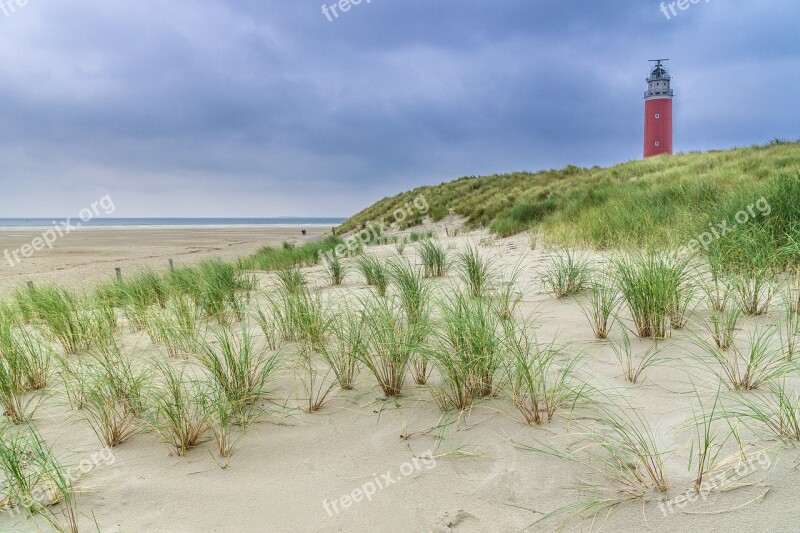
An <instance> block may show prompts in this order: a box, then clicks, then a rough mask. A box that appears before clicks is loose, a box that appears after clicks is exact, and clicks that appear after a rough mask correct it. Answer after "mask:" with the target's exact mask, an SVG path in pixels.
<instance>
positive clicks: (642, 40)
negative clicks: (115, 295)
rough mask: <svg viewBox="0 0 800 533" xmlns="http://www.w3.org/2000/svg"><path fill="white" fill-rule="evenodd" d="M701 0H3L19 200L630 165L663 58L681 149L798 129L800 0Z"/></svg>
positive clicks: (382, 190) (198, 210)
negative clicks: (649, 85)
mask: <svg viewBox="0 0 800 533" xmlns="http://www.w3.org/2000/svg"><path fill="white" fill-rule="evenodd" d="M682 1H686V4H685V6H687V9H686V10H684V11H681V10H679V9H678V8H677V6H676V13H677V14H676V15H673V14H672V12H671V11H670V10H669V7H668V6H666V5H665V7H666V15H665V14H664V12H662V11H661V10H660V2H658V1H654V0H624V1H623V0H600V1H591V0H560V1H552V0H548V1H542V0H424V1H423V0H371V1H368V0H362V1H361V2H360V3H359V4H357V5H350V7H349V9H347V10H346V11H342V10H341V9H339V8H338V7H337V8H336V10H335V12H332V10H331V7H330V6H332V5H333V4H334V0H325V1H323V0H238V1H233V0H170V1H169V2H164V1H163V0H162V1H155V0H136V1H134V2H122V1H120V0H0V217H48V216H71V215H75V214H77V213H78V212H79V211H80V210H81V209H83V208H85V207H88V206H90V205H91V203H92V202H96V201H97V200H98V199H99V198H101V197H104V196H106V195H108V196H110V197H111V198H112V199H113V202H114V205H115V207H116V211H115V212H114V216H116V217H166V216H172V217H198V216H199V217H273V216H342V217H345V216H349V215H351V214H354V213H355V212H357V211H359V210H360V209H362V208H364V207H366V206H368V205H370V204H371V203H373V202H375V201H377V200H379V199H381V198H383V197H385V196H389V195H392V194H396V193H399V192H402V191H405V190H408V189H411V188H413V187H416V186H419V185H425V184H438V183H441V182H444V181H449V180H451V179H455V178H458V177H460V176H465V175H487V174H493V173H502V172H511V171H517V170H528V171H536V170H541V169H548V168H560V167H564V166H566V165H569V164H573V165H579V166H594V165H600V166H607V165H613V164H615V163H618V162H623V161H627V160H631V159H636V158H639V157H641V152H642V129H643V109H644V102H643V92H644V90H645V89H646V83H645V81H644V80H645V77H646V76H647V73H648V66H649V63H648V59H652V58H662V57H663V58H670V59H671V61H670V62H669V64H668V67H669V68H670V71H671V74H672V76H673V87H674V90H675V93H676V97H675V102H674V104H675V149H676V151H693V150H708V149H718V148H730V147H734V146H749V145H751V144H756V143H766V142H768V141H769V140H771V139H773V138H787V139H797V138H799V137H800V105H798V103H797V100H798V96H800V38H798V26H800V2H797V0H759V1H758V2H754V1H752V0H700V1H699V2H698V3H696V4H691V3H689V0H682ZM669 3H670V2H667V3H666V4H669ZM323 5H324V6H325V7H326V9H327V13H328V14H327V15H326V14H325V13H324V12H323V9H322V8H323Z"/></svg>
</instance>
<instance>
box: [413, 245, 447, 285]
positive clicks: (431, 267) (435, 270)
mask: <svg viewBox="0 0 800 533" xmlns="http://www.w3.org/2000/svg"><path fill="white" fill-rule="evenodd" d="M417 253H418V254H419V258H420V261H422V269H423V274H424V276H425V277H426V278H441V277H443V276H444V275H445V274H447V269H448V267H449V266H450V264H449V260H448V257H447V250H445V249H444V247H443V246H442V245H441V244H439V243H437V242H436V241H432V240H430V239H427V240H423V241H420V243H419V244H418V245H417Z"/></svg>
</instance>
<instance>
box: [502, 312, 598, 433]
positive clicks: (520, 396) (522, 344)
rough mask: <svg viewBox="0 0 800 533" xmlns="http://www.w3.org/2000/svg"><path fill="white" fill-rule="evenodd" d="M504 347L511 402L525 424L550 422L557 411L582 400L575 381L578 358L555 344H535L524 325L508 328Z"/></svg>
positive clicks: (578, 364) (553, 342)
mask: <svg viewBox="0 0 800 533" xmlns="http://www.w3.org/2000/svg"><path fill="white" fill-rule="evenodd" d="M504 344H505V347H506V350H507V353H508V356H507V357H506V360H505V365H506V374H507V380H508V384H509V389H510V394H511V400H512V402H513V403H514V406H515V407H516V408H517V410H518V411H519V412H520V414H521V415H522V418H523V420H524V421H525V422H526V423H527V424H529V425H532V424H535V425H541V424H543V423H544V422H551V421H552V420H553V417H554V416H555V413H556V411H557V410H559V409H563V408H567V407H572V406H574V405H575V404H576V403H577V402H578V401H579V400H581V399H582V396H583V394H582V387H580V386H579V384H578V383H577V380H576V378H575V374H576V372H577V370H578V368H579V366H580V364H581V361H582V357H581V356H580V355H578V356H575V355H571V354H570V353H569V351H568V349H567V348H566V347H565V346H560V345H558V344H556V342H555V341H551V342H550V343H549V344H540V343H538V342H536V340H535V339H534V338H533V337H532V335H531V334H530V332H529V331H527V328H525V327H524V326H523V327H515V328H507V329H506V336H505V343H504Z"/></svg>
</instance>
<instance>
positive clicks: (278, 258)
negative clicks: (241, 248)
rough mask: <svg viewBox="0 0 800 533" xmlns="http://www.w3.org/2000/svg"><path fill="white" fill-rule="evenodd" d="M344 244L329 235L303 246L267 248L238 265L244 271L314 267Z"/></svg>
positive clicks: (242, 260)
mask: <svg viewBox="0 0 800 533" xmlns="http://www.w3.org/2000/svg"><path fill="white" fill-rule="evenodd" d="M343 242H344V241H343V240H342V239H341V238H339V237H336V236H332V235H328V236H327V237H325V238H324V239H322V240H319V241H314V242H310V243H306V244H303V245H301V246H293V245H290V244H288V243H285V244H284V246H282V247H280V248H276V247H273V246H267V247H264V248H262V249H261V250H259V251H258V252H256V253H255V254H253V255H251V256H248V257H245V258H242V259H240V260H239V261H238V263H237V265H238V267H239V268H240V269H243V270H267V271H273V270H285V269H287V268H297V267H303V266H313V265H317V264H319V262H320V260H321V257H322V255H324V254H326V253H327V252H330V251H332V250H333V249H334V248H336V246H338V245H340V244H343Z"/></svg>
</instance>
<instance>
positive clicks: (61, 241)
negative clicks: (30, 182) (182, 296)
mask: <svg viewBox="0 0 800 533" xmlns="http://www.w3.org/2000/svg"><path fill="white" fill-rule="evenodd" d="M48 229H50V228H30V227H21V228H8V227H3V228H0V253H2V252H3V251H4V250H8V251H9V252H12V251H15V250H20V248H21V247H22V246H24V245H26V244H27V245H29V244H30V243H31V242H32V241H33V239H35V238H37V237H40V236H41V235H42V233H43V232H44V231H46V230H48ZM304 229H306V236H305V237H304V236H302V234H301V228H300V227H293V226H228V227H220V226H216V227H186V226H172V227H170V226H159V227H141V226H139V227H123V226H120V227H113V228H111V227H83V228H80V229H79V230H78V231H73V232H72V233H70V234H69V235H64V236H63V237H60V238H58V239H56V240H55V242H54V244H53V247H52V248H48V247H43V249H41V250H39V251H34V252H33V253H32V255H31V257H29V258H24V257H22V256H21V254H19V253H18V255H17V257H19V258H20V260H21V261H20V262H19V263H16V262H15V261H14V259H13V256H11V261H9V260H7V259H6V260H3V261H0V294H3V293H7V292H9V290H13V289H14V288H16V287H18V286H21V285H24V284H25V282H26V281H33V282H34V283H48V282H53V283H58V284H59V285H62V286H64V287H70V288H78V287H81V286H88V287H91V286H93V284H96V283H98V282H99V281H102V280H106V279H109V278H113V276H114V275H115V270H114V269H115V268H117V267H119V268H121V269H122V271H123V275H124V274H126V273H134V272H136V271H137V269H141V268H154V269H165V268H167V265H168V260H169V259H173V263H174V264H175V266H176V267H177V266H180V265H188V264H193V263H196V262H197V261H200V260H202V259H210V258H216V257H219V258H222V259H226V260H231V259H236V258H237V257H241V256H245V255H249V254H251V253H253V252H255V251H257V250H258V249H259V248H261V247H263V246H279V245H281V243H283V242H284V241H288V242H292V243H295V244H300V243H303V242H308V241H309V240H311V239H314V238H317V237H319V236H321V235H323V234H325V233H330V231H331V228H330V227H327V226H325V227H322V226H305V227H304ZM11 263H14V264H13V265H12V264H11Z"/></svg>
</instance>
